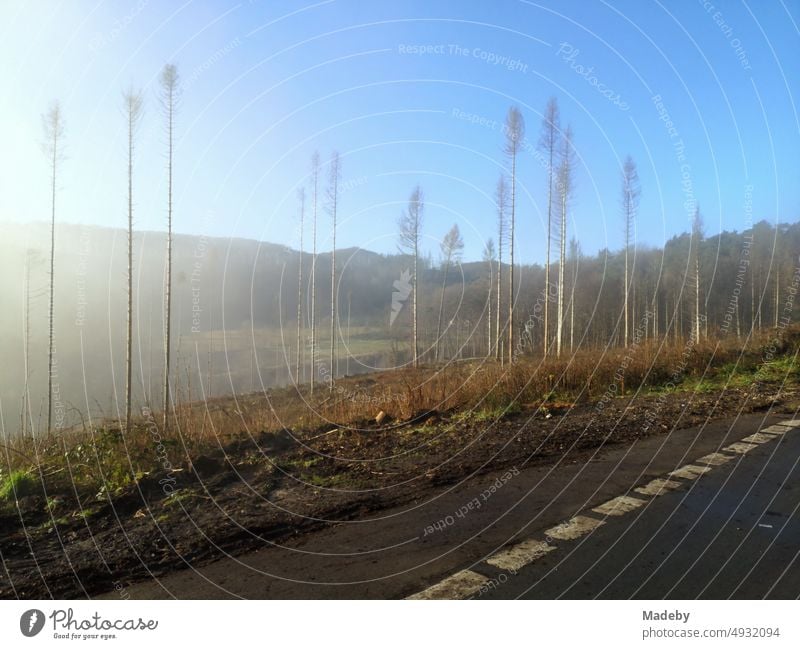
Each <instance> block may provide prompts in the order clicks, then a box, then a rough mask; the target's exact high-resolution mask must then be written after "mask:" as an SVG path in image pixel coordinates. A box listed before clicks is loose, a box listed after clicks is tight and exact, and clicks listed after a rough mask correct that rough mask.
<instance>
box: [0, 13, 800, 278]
mask: <svg viewBox="0 0 800 649" xmlns="http://www.w3.org/2000/svg"><path fill="white" fill-rule="evenodd" d="M798 23H800V4H799V3H798V2H797V1H788V0H783V1H780V0H778V1H767V2H733V1H724V2H723V1H718V2H713V3H711V2H704V1H696V0H682V1H680V2H669V3H665V2H662V3H659V2H651V1H649V0H644V1H629V2H521V1H516V0H505V1H498V2H478V1H469V2H435V1H433V2H432V1H428V2H417V1H413V2H367V1H357V0H331V1H328V2H316V3H315V2H313V0H309V1H303V2H286V1H277V2H267V1H266V0H263V1H262V0H252V1H243V2H238V3H224V2H197V1H189V2H183V3H182V2H169V3H165V2H156V1H155V0H133V1H131V2H115V1H105V2H97V1H92V2H89V1H85V2H81V1H63V2H49V1H45V0H37V1H31V2H23V1H19V0H4V1H3V2H2V4H0V43H2V47H3V48H4V49H5V51H4V53H3V56H2V57H0V78H2V80H3V84H4V86H5V88H4V92H3V93H2V96H0V136H1V137H2V142H3V147H2V153H0V219H2V220H10V221H18V222H23V223H24V222H26V221H32V220H44V219H46V218H47V217H48V201H47V193H46V189H47V167H46V164H45V161H44V159H43V157H42V155H41V152H40V150H39V142H40V140H41V124H40V114H41V113H42V112H44V110H45V109H46V108H47V105H48V102H49V101H50V100H51V99H53V98H58V99H60V101H61V102H62V105H63V110H64V114H65V119H66V122H67V155H68V157H67V160H66V161H65V162H64V164H63V173H62V175H61V179H60V183H59V185H60V190H59V211H58V215H59V216H58V218H59V220H61V221H65V222H82V223H92V224H102V225H108V226H118V227H124V226H125V207H126V203H125V181H126V176H125V140H124V127H125V124H124V120H123V118H122V114H121V92H122V90H123V89H124V88H127V87H128V86H130V85H131V84H133V85H135V86H140V87H142V88H143V90H144V93H145V99H146V108H145V117H144V121H143V124H142V128H141V130H140V132H139V135H138V149H137V161H136V177H135V183H136V187H135V191H136V210H137V211H136V225H137V227H138V228H141V229H163V228H164V227H165V207H164V206H165V191H166V187H165V182H164V181H165V176H164V135H163V131H162V119H161V116H160V114H159V112H158V104H157V101H156V89H157V84H156V80H157V77H158V73H159V71H160V69H161V67H162V65H163V64H164V63H165V62H174V63H176V64H177V65H178V67H179V71H180V73H181V75H182V78H183V82H184V88H183V97H182V105H181V111H180V114H179V118H178V126H177V138H178V140H177V143H178V146H177V152H176V212H175V229H176V230H177V231H179V232H185V233H194V234H201V233H202V234H206V235H213V236H223V237H252V238H257V239H261V240H265V241H273V242H278V243H283V244H286V245H291V246H296V245H297V242H298V229H297V224H296V222H297V219H296V214H297V201H296V190H297V187H298V186H300V185H301V184H303V183H304V182H306V181H307V176H308V173H309V159H310V157H311V154H312V152H313V151H314V150H319V152H320V154H321V156H322V157H323V160H325V159H327V157H328V156H329V154H330V152H331V150H333V149H337V150H338V151H339V152H340V154H341V156H342V165H343V183H344V192H343V195H342V197H341V203H340V223H341V227H340V230H339V234H338V242H337V245H339V246H342V247H345V246H361V247H365V248H369V249H372V250H376V251H379V252H393V251H395V250H396V229H397V228H396V222H397V218H398V216H399V214H400V212H401V210H402V207H403V204H404V202H405V201H406V199H407V197H408V194H409V193H410V191H411V189H412V187H413V186H414V185H415V184H417V183H419V184H420V185H421V186H422V187H423V191H424V193H425V197H426V203H427V206H426V213H425V226H424V233H425V237H426V246H427V247H428V248H429V249H430V250H435V249H436V248H437V246H438V241H439V240H440V238H441V237H442V236H443V235H444V233H445V232H446V231H447V229H449V227H450V226H451V225H452V223H453V222H457V223H458V224H459V226H460V227H461V230H462V232H463V234H464V238H465V241H466V244H467V245H466V253H465V256H466V257H467V258H471V259H476V258H479V257H480V252H481V248H482V246H483V242H484V241H485V239H486V238H487V237H490V236H493V235H494V232H495V209H494V204H493V190H494V186H495V184H496V181H497V177H498V175H499V174H500V173H501V172H502V171H503V169H504V168H505V167H506V164H507V161H506V159H505V158H504V156H503V153H502V140H503V137H502V133H501V131H500V124H501V123H502V120H503V117H504V115H505V113H506V111H507V109H508V107H509V106H510V105H512V104H514V105H517V106H519V107H520V109H521V110H522V112H523V115H524V117H525V120H526V124H527V137H528V140H529V142H530V145H531V146H535V144H536V141H537V139H538V133H539V128H540V123H541V112H542V110H543V109H544V106H545V104H546V102H547V99H548V98H549V97H551V96H555V97H556V98H557V99H558V101H559V105H560V109H561V117H562V124H563V125H566V124H567V123H569V124H571V125H572V128H573V130H574V138H575V146H576V149H577V154H578V157H579V163H580V164H579V169H578V170H577V174H576V185H577V189H576V193H575V197H574V200H573V204H572V207H571V217H570V234H571V235H572V234H574V235H575V236H577V237H578V239H579V240H580V241H581V244H582V246H583V249H584V250H585V251H587V252H596V251H597V250H599V249H602V248H605V247H608V248H611V249H615V248H619V247H620V245H621V240H622V226H621V217H620V201H619V193H620V189H619V185H620V181H619V174H620V168H621V165H622V161H623V160H624V158H625V156H626V155H627V154H630V155H632V156H633V158H634V159H635V160H636V161H637V163H638V168H639V175H640V179H641V185H642V199H641V206H640V212H639V215H638V218H637V240H638V241H639V242H640V243H643V244H650V245H661V244H662V243H663V242H664V240H665V239H667V238H669V237H670V236H672V235H674V234H677V233H679V232H681V231H684V230H686V229H687V224H688V218H689V216H690V214H691V211H692V210H691V205H692V203H691V201H692V200H696V201H698V202H699V204H700V207H701V211H702V213H703V215H704V218H705V223H706V231H707V233H709V234H714V233H716V232H718V231H720V230H722V229H739V230H741V229H743V228H745V227H747V226H748V223H749V218H750V217H749V216H748V211H747V210H746V209H745V202H746V201H747V200H749V198H748V195H749V194H751V195H752V218H753V219H755V220H760V219H762V218H764V219H767V220H769V221H773V222H774V221H776V220H779V221H795V220H797V218H798V214H799V213H800V209H799V208H800V183H798V182H797V179H798V173H797V169H798V162H800V160H798V158H800V153H798V152H800V121H799V118H798V107H797V106H796V105H795V104H796V102H795V99H796V90H795V89H797V88H800V69H799V68H798V65H797V61H798V60H800V56H799V55H800V33H799V32H798V27H797V25H798ZM601 91H604V92H601ZM604 93H605V94H604ZM793 93H794V94H793ZM605 95H609V96H611V99H609V98H608V97H607V96H605ZM659 96H660V101H657V100H654V97H659ZM667 116H668V117H669V119H670V120H671V122H672V124H673V131H672V132H670V131H669V130H668V128H667V126H666V125H665V121H664V120H665V119H666V118H667ZM662 118H663V119H662ZM679 142H682V143H683V146H682V149H681V147H680V146H679V145H678V143H679ZM679 149H681V150H679ZM546 187H547V185H546V172H545V170H544V169H543V168H542V165H541V164H540V163H539V162H538V161H537V160H536V158H535V157H534V156H533V155H531V153H530V151H524V152H523V153H522V154H521V157H520V162H519V199H518V200H519V202H518V217H517V218H518V236H517V246H518V247H517V253H518V257H520V258H521V259H522V260H523V261H525V262H533V261H541V260H542V259H543V258H544V249H545V224H546V205H545V198H546ZM687 201H688V203H687ZM328 223H329V221H328V218H327V216H326V215H325V214H324V213H321V215H320V235H319V247H320V249H326V248H329V246H330V243H329V240H328V237H329V232H328V230H329V227H328Z"/></svg>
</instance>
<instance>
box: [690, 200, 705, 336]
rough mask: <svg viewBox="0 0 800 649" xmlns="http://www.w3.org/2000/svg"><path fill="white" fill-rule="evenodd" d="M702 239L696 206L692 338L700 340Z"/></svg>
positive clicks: (698, 212)
mask: <svg viewBox="0 0 800 649" xmlns="http://www.w3.org/2000/svg"><path fill="white" fill-rule="evenodd" d="M702 241H703V217H702V216H700V208H699V207H696V208H695V210H694V216H693V217H692V266H693V271H694V272H693V275H694V340H695V342H697V341H699V340H700V320H701V313H700V244H701V243H702Z"/></svg>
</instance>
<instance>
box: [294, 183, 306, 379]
mask: <svg viewBox="0 0 800 649" xmlns="http://www.w3.org/2000/svg"><path fill="white" fill-rule="evenodd" d="M297 196H298V198H299V199H300V261H299V262H298V264H297V350H296V354H297V358H296V359H295V370H294V382H295V384H298V383H300V382H301V380H300V367H301V363H302V358H303V347H302V344H303V342H302V341H303V339H302V323H303V228H304V220H305V213H306V191H305V189H304V188H301V189H300V190H298V192H297Z"/></svg>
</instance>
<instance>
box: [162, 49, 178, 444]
mask: <svg viewBox="0 0 800 649" xmlns="http://www.w3.org/2000/svg"><path fill="white" fill-rule="evenodd" d="M159 81H160V82H161V93H160V97H159V99H160V102H161V110H162V112H163V115H164V121H165V123H164V129H165V130H166V134H167V260H166V261H167V268H166V281H165V283H164V393H163V396H164V413H163V422H162V425H163V429H164V431H167V430H168V428H169V407H170V395H169V374H170V361H171V354H170V338H171V335H172V205H173V204H172V181H173V160H174V153H175V147H174V134H175V112H176V110H177V108H178V94H179V89H178V68H177V67H175V65H173V64H171V63H168V64H166V65H165V66H164V67H163V68H162V70H161V77H160V79H159Z"/></svg>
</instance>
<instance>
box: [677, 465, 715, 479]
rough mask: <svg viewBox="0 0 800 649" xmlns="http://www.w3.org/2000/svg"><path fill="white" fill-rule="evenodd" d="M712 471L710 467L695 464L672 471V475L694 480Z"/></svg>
mask: <svg viewBox="0 0 800 649" xmlns="http://www.w3.org/2000/svg"><path fill="white" fill-rule="evenodd" d="M709 471H711V467H710V466H695V465H694V464H687V465H686V466H682V467H681V468H680V469H677V470H675V471H670V473H669V474H670V475H671V476H674V477H676V478H683V479H684V480H694V479H695V478H699V477H700V476H701V475H703V474H704V473H708V472H709Z"/></svg>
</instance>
